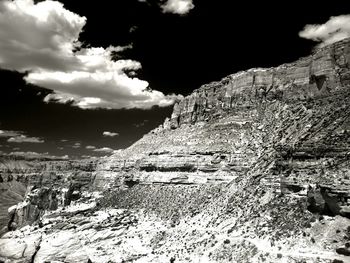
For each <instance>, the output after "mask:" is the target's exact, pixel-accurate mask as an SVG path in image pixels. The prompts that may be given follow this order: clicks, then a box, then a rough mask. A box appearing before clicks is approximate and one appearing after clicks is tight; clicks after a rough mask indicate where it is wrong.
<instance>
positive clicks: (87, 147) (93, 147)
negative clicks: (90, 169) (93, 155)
mask: <svg viewBox="0 0 350 263" xmlns="http://www.w3.org/2000/svg"><path fill="white" fill-rule="evenodd" d="M85 148H86V149H88V150H93V149H96V147H95V146H93V145H88V146H86V147H85Z"/></svg>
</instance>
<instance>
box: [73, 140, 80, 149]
mask: <svg viewBox="0 0 350 263" xmlns="http://www.w3.org/2000/svg"><path fill="white" fill-rule="evenodd" d="M80 146H81V143H80V142H76V143H74V145H73V146H72V147H73V148H76V149H77V148H80Z"/></svg>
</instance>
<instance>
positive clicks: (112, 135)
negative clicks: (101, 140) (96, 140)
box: [103, 131, 119, 137]
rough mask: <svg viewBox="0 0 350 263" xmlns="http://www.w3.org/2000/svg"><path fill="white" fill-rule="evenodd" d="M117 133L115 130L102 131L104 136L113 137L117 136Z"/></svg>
mask: <svg viewBox="0 0 350 263" xmlns="http://www.w3.org/2000/svg"><path fill="white" fill-rule="evenodd" d="M118 135H119V133H117V132H109V131H104V132H103V136H106V137H115V136H118Z"/></svg>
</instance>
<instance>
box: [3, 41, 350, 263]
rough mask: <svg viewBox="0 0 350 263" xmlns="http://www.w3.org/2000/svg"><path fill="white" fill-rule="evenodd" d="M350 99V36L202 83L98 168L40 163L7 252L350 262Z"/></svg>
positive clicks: (66, 257) (14, 256)
mask: <svg viewBox="0 0 350 263" xmlns="http://www.w3.org/2000/svg"><path fill="white" fill-rule="evenodd" d="M349 99H350V39H346V40H343V41H341V42H338V43H335V44H332V45H330V46H327V47H324V48H322V49H319V50H316V51H315V52H314V53H313V54H312V55H311V56H309V57H305V58H302V59H300V60H298V61H296V62H294V63H288V64H284V65H281V66H279V67H276V68H268V69H251V70H247V71H244V72H239V73H236V74H233V75H230V76H228V77H226V78H224V79H223V80H221V81H219V82H213V83H210V84H208V85H204V86H202V87H200V88H199V89H197V90H195V91H194V92H193V93H192V94H191V95H189V96H187V97H185V98H184V99H183V100H181V101H178V102H177V103H176V104H175V106H174V111H173V114H172V116H171V118H170V119H167V120H165V122H164V124H163V125H161V126H160V127H158V128H156V129H155V130H153V131H151V132H150V133H149V134H146V135H145V136H144V137H143V138H142V139H141V140H139V141H138V142H136V143H135V144H134V145H132V146H131V147H129V148H128V149H125V150H122V151H120V152H118V153H116V154H114V155H113V156H111V157H109V158H104V159H101V160H100V161H99V162H98V163H97V164H96V166H95V164H87V163H85V164H84V163H79V162H77V163H73V164H72V163H69V162H67V163H65V165H64V168H62V169H61V168H59V167H60V165H58V164H54V165H53V166H52V167H51V168H48V169H47V170H45V169H44V170H45V171H46V172H40V174H44V176H42V177H40V176H39V177H38V173H37V172H36V173H35V176H33V179H31V180H32V181H34V182H36V183H34V184H35V185H38V186H39V187H38V188H37V189H34V190H32V191H30V192H29V193H27V195H26V200H25V202H24V206H21V205H18V206H17V207H16V209H15V210H11V209H10V214H11V216H12V219H11V220H12V221H10V222H15V223H16V222H17V223H18V224H19V225H21V224H22V223H21V222H20V218H23V216H21V215H23V214H25V213H27V211H34V212H33V213H32V214H34V215H36V216H37V220H36V221H35V223H34V224H33V225H32V226H30V227H28V228H23V229H20V230H18V229H17V230H16V231H13V232H10V233H7V234H6V235H4V236H3V238H1V239H0V260H9V261H11V262H44V261H62V262H108V261H110V262H127V261H135V262H174V261H175V260H176V261H175V262H282V261H283V262H328V263H330V262H348V261H349V255H350V244H349V240H350V219H349V218H350V168H349V167H350V136H349V133H350V117H349V116H350V100H349ZM68 163H69V164H68ZM62 164H63V163H62ZM39 171H43V168H40V169H39ZM47 171H49V172H47ZM73 171H80V172H76V173H74V172H73ZM26 174H29V173H28V172H26ZM17 178H20V176H17ZM26 178H27V177H26ZM40 178H41V179H40ZM67 178H68V179H67ZM21 180H22V179H21ZM21 180H19V181H21ZM45 182H49V183H48V184H45ZM52 185H54V186H55V187H52ZM74 185H77V187H74ZM56 186H57V187H56ZM62 189H64V190H62ZM75 189H80V190H78V191H75ZM95 190H99V191H100V194H101V196H99V197H96V196H94V195H92V194H91V192H92V191H95ZM21 191H22V192H24V191H25V189H24V190H23V189H22V190H21ZM62 193H63V194H62ZM73 196H75V197H76V198H73ZM67 197H68V199H69V200H70V201H69V202H65V200H67ZM38 200H42V201H40V202H38ZM62 206H65V207H63V208H62ZM23 207H24V208H25V209H23ZM39 208H40V209H39ZM36 209H39V211H37V210H36ZM50 210H51V211H50ZM35 211H37V212H35ZM29 214H30V213H29ZM135 244H136V245H135ZM81 248H83V249H81Z"/></svg>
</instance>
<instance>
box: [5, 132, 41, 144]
mask: <svg viewBox="0 0 350 263" xmlns="http://www.w3.org/2000/svg"><path fill="white" fill-rule="evenodd" d="M1 137H3V138H8V137H10V138H9V139H8V140H7V142H14V143H44V142H45V141H44V140H43V139H41V138H38V137H28V136H26V135H24V134H23V132H20V131H7V130H0V138H1Z"/></svg>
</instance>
